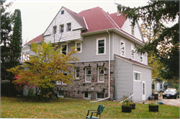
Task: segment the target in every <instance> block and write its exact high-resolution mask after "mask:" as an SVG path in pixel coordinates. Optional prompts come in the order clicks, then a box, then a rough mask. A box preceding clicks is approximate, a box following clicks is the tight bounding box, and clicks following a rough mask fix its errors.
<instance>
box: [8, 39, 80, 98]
mask: <svg viewBox="0 0 180 119" xmlns="http://www.w3.org/2000/svg"><path fill="white" fill-rule="evenodd" d="M56 47H57V46H55V47H53V46H52V44H51V43H46V42H44V40H43V42H42V44H36V43H35V42H33V43H31V50H32V51H33V52H34V53H35V54H37V55H36V56H33V55H29V56H26V57H27V60H25V64H24V65H23V66H21V65H18V66H16V67H13V68H11V69H8V71H10V72H12V73H13V74H15V75H16V79H17V80H15V81H14V83H18V84H27V85H28V86H30V85H34V86H35V87H38V88H40V90H41V96H42V97H50V96H51V94H52V91H53V88H54V87H55V84H56V81H63V83H66V84H71V80H72V73H68V74H67V75H64V73H63V72H68V68H70V67H73V64H70V63H68V62H69V61H77V60H78V59H77V57H73V56H71V55H72V54H74V53H76V51H75V48H72V49H71V52H67V53H66V55H64V54H63V53H60V51H61V49H57V48H56ZM55 49H56V50H55ZM24 68H26V69H27V70H24Z"/></svg>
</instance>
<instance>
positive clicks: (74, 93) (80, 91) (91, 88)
mask: <svg viewBox="0 0 180 119" xmlns="http://www.w3.org/2000/svg"><path fill="white" fill-rule="evenodd" d="M110 66H111V71H110V98H111V99H114V88H115V87H114V61H111V65H110ZM74 67H75V68H76V67H79V68H80V72H79V79H74V80H73V81H72V85H57V88H58V89H59V90H61V91H63V92H64V97H71V98H84V95H85V93H88V94H90V97H89V98H90V99H96V98H97V93H102V94H104V98H105V97H107V96H108V77H109V74H108V70H109V62H108V61H99V62H78V63H74ZM86 67H91V82H85V75H86V74H85V68H86ZM98 67H104V82H103V83H102V82H98ZM75 68H70V69H69V72H71V73H72V72H73V73H74V74H75Z"/></svg>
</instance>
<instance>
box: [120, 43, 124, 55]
mask: <svg viewBox="0 0 180 119" xmlns="http://www.w3.org/2000/svg"><path fill="white" fill-rule="evenodd" d="M121 43H124V55H122V45H121ZM120 55H121V56H123V57H125V42H124V41H121V42H120Z"/></svg>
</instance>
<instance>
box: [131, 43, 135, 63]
mask: <svg viewBox="0 0 180 119" xmlns="http://www.w3.org/2000/svg"><path fill="white" fill-rule="evenodd" d="M132 50H134V54H133V56H134V57H133V58H132ZM131 59H132V60H135V47H134V45H131Z"/></svg>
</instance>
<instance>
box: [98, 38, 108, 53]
mask: <svg viewBox="0 0 180 119" xmlns="http://www.w3.org/2000/svg"><path fill="white" fill-rule="evenodd" d="M96 50H97V51H96V54H97V55H99V54H106V39H105V38H102V39H97V48H96Z"/></svg>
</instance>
